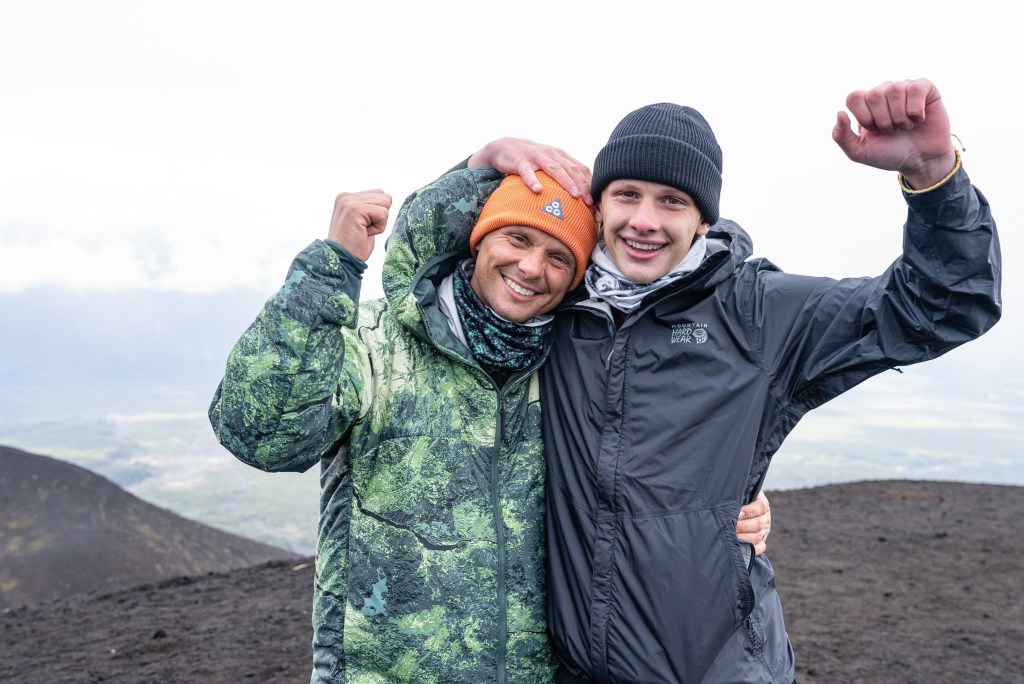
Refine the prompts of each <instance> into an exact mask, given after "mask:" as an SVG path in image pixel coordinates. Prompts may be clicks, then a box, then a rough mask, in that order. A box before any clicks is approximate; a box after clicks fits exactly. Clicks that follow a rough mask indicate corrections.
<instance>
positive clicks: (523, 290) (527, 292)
mask: <svg viewBox="0 0 1024 684" xmlns="http://www.w3.org/2000/svg"><path fill="white" fill-rule="evenodd" d="M503 278H504V276H503ZM504 280H505V284H506V285H508V286H509V287H511V288H512V289H513V290H514V291H515V292H518V293H519V294H521V295H523V296H524V297H532V296H533V295H535V294H537V293H536V292H534V291H533V290H527V289H526V288H525V287H523V286H522V285H520V284H519V283H516V282H513V281H511V280H509V279H508V278H504Z"/></svg>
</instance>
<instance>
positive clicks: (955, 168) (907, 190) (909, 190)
mask: <svg viewBox="0 0 1024 684" xmlns="http://www.w3.org/2000/svg"><path fill="white" fill-rule="evenodd" d="M958 139H959V138H958ZM953 153H954V154H955V155H956V164H954V165H953V170H952V171H950V172H949V173H948V174H947V175H946V177H945V178H943V179H942V180H940V181H939V182H938V183H936V184H935V185H933V186H931V187H928V188H925V189H924V190H915V189H914V188H912V187H910V186H909V185H907V179H906V178H904V177H903V174H902V173H900V174H897V175H898V176H899V181H900V189H901V190H902V191H903V192H905V193H907V194H908V195H921V194H924V193H926V192H930V191H932V190H934V189H935V188H937V187H939V186H940V185H943V184H944V183H945V182H946V181H948V180H949V179H950V178H952V177H953V176H954V175H956V172H957V171H959V170H960V150H958V149H957V148H956V147H955V146H954V147H953Z"/></svg>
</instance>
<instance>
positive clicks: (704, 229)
mask: <svg viewBox="0 0 1024 684" xmlns="http://www.w3.org/2000/svg"><path fill="white" fill-rule="evenodd" d="M710 228H711V224H710V223H708V222H707V221H701V222H700V225H699V226H697V235H707V234H708V230H709V229H710Z"/></svg>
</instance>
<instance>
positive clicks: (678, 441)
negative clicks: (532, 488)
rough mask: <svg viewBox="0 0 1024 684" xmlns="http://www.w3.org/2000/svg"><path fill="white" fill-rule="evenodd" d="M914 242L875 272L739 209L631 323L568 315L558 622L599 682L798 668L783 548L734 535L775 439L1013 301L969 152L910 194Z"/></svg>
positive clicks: (554, 471) (785, 675)
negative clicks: (840, 275) (865, 274)
mask: <svg viewBox="0 0 1024 684" xmlns="http://www.w3.org/2000/svg"><path fill="white" fill-rule="evenodd" d="M906 199H907V203H908V205H909V217H908V220H907V223H906V226H905V235H904V247H903V255H902V256H901V257H900V258H899V259H897V260H896V261H895V262H894V263H893V264H892V266H891V267H890V268H889V269H888V270H887V271H886V272H885V273H884V274H883V275H881V276H880V277H877V278H856V279H845V280H833V279H829V278H819V277H807V276H799V275H790V274H786V273H782V272H781V271H779V269H778V268H776V267H775V266H774V265H772V264H771V263H770V262H768V261H766V260H763V259H755V260H747V259H748V257H749V256H750V254H751V243H750V239H749V237H748V236H747V234H746V233H745V232H743V230H742V229H741V228H740V227H739V226H737V225H735V224H734V223H731V222H729V221H720V222H719V223H718V224H716V226H714V227H713V228H712V230H711V232H710V234H709V236H708V237H709V245H710V249H709V255H708V256H707V258H706V259H705V261H704V263H703V264H702V265H701V266H700V267H699V268H698V269H697V270H696V271H694V272H693V273H691V274H690V275H688V276H687V277H685V278H684V279H683V280H681V281H679V282H678V283H676V284H675V285H673V286H669V287H668V288H666V289H665V290H663V291H661V292H659V293H655V294H654V295H652V296H650V297H649V298H648V299H647V300H646V301H645V302H644V304H643V305H642V307H641V308H640V309H638V310H637V311H636V312H634V313H633V314H632V315H630V316H629V317H628V318H627V319H626V320H625V322H624V323H623V324H622V325H621V326H620V327H618V328H616V326H615V325H614V323H613V320H612V316H611V314H610V312H609V310H608V309H607V307H606V305H602V304H600V303H597V302H596V301H595V300H587V301H577V302H575V303H570V304H569V305H568V307H567V309H566V310H565V311H564V312H563V313H561V314H560V315H559V316H558V323H557V330H556V334H555V339H554V342H553V344H552V352H551V356H550V358H549V362H548V364H547V366H545V367H544V368H543V369H542V371H541V403H542V405H543V407H544V410H543V418H544V438H545V449H546V455H547V459H548V525H547V537H548V554H549V594H548V596H549V622H550V629H551V632H552V635H553V638H554V644H555V649H556V652H557V654H558V656H559V657H560V659H561V661H562V663H563V666H564V667H565V668H566V669H568V670H569V671H571V672H575V673H580V674H583V675H585V676H586V677H588V678H591V679H594V680H596V681H599V682H629V683H642V682H687V683H689V682H693V683H696V682H715V683H718V682H791V681H792V680H793V676H794V666H793V654H792V650H791V648H790V645H789V639H788V637H787V635H786V631H785V626H784V624H783V620H782V611H781V606H780V604H779V599H778V595H777V594H776V591H775V578H774V573H773V570H772V567H771V564H770V563H769V561H768V559H767V557H765V556H761V557H760V558H756V559H754V560H753V561H752V562H748V561H747V558H749V554H745V553H744V551H743V549H742V547H741V543H740V542H739V541H738V540H737V539H736V533H735V528H736V520H737V515H738V511H739V508H740V506H741V505H742V504H743V503H745V502H748V501H750V500H752V499H753V498H754V497H755V495H756V493H757V492H758V490H759V489H760V486H761V483H762V481H763V478H764V476H765V472H766V471H767V468H768V464H769V462H770V460H771V457H772V455H773V454H774V453H775V452H776V451H777V450H778V448H779V446H780V445H781V444H782V441H783V439H784V438H785V437H786V435H787V434H788V433H789V432H790V431H791V430H792V429H793V427H794V426H795V425H796V423H797V421H799V420H800V418H801V417H802V416H803V415H804V414H805V413H807V411H809V410H811V409H813V408H815V407H817V406H820V405H821V404H823V403H825V402H826V401H828V400H829V399H832V398H833V397H835V396H837V395H839V394H841V393H842V392H845V391H846V390H848V389H850V388H851V387H853V386H854V385H857V384H858V383H860V382H861V381H863V380H865V379H867V378H869V377H871V376H872V375H875V374H877V373H880V372H881V371H883V370H886V369H888V368H893V367H896V366H902V365H907V364H912V363H918V362H921V361H926V360H928V359H932V358H935V357H937V356H939V355H940V354H943V353H945V352H947V351H949V350H950V349H952V348H954V347H956V346H957V345H959V344H962V343H964V342H967V341H968V340H972V339H974V338H976V337H978V336H979V335H981V334H982V333H983V332H985V331H986V330H988V329H989V328H990V327H991V326H992V325H993V324H995V322H996V321H997V320H998V318H999V315H1000V306H1001V304H1000V294H999V290H1000V255H999V245H998V241H997V238H996V231H995V225H994V223H993V220H992V216H991V214H990V212H989V207H988V203H987V202H986V200H985V199H984V197H982V195H981V194H980V193H979V192H977V191H976V190H975V188H974V187H973V186H972V185H971V184H970V181H969V179H968V177H967V174H966V173H965V172H964V171H963V169H961V170H960V171H958V172H957V173H956V175H955V176H954V177H953V178H952V179H950V180H949V181H948V182H947V183H945V184H944V185H942V186H940V187H939V188H937V189H935V190H932V191H930V192H928V193H925V194H921V195H913V196H909V195H908V196H907V198H906Z"/></svg>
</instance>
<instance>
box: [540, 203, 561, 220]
mask: <svg viewBox="0 0 1024 684" xmlns="http://www.w3.org/2000/svg"><path fill="white" fill-rule="evenodd" d="M543 212H544V213H545V214H551V215H552V216H554V217H555V218H556V219H558V220H559V221H564V220H565V218H564V217H563V214H562V198H561V197H559V198H558V199H556V200H551V203H550V204H548V205H547V206H545V207H544V209H543Z"/></svg>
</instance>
